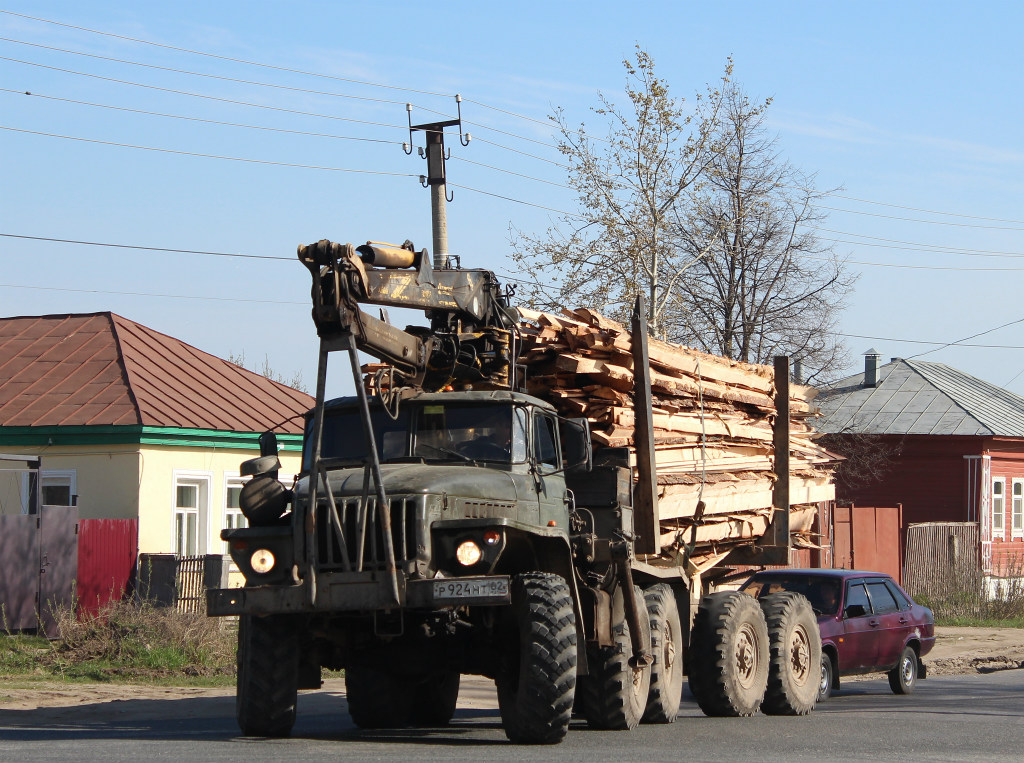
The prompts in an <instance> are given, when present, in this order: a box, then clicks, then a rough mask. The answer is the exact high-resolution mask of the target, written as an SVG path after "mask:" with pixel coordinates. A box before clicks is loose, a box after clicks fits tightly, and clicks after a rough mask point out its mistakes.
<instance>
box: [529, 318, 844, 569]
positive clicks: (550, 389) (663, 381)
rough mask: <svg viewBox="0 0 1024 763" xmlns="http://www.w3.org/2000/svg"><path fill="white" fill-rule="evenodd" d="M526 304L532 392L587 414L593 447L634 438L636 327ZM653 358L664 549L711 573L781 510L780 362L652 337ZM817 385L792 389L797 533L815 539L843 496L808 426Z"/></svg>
mask: <svg viewBox="0 0 1024 763" xmlns="http://www.w3.org/2000/svg"><path fill="white" fill-rule="evenodd" d="M520 312H521V313H522V315H523V323H522V326H521V335H522V339H523V347H522V352H521V355H520V363H522V364H525V365H526V391H527V392H528V393H530V394H532V395H535V396H537V397H539V398H541V399H544V400H547V401H549V402H550V403H552V404H553V405H554V406H555V407H556V408H557V409H558V410H559V412H560V413H561V414H562V415H565V416H570V417H586V418H587V419H589V421H590V426H591V431H592V439H593V444H594V448H595V450H598V449H599V448H601V447H609V446H611V447H614V446H632V435H633V422H634V414H633V404H632V397H631V392H632V389H633V370H632V365H633V358H632V355H631V352H630V349H631V338H630V334H629V331H628V330H626V328H625V327H623V326H622V325H621V324H619V323H616V322H614V321H611V320H608V319H607V318H604V317H602V316H601V315H599V314H597V313H596V312H594V311H593V310H589V309H577V310H573V311H571V312H570V311H565V314H563V315H556V314H552V313H542V312H536V311H532V310H523V309H521V310H520ZM649 355H650V365H651V369H650V370H651V392H652V397H653V403H654V406H653V407H654V441H655V462H656V470H657V483H658V505H659V520H660V527H661V539H660V540H661V543H660V548H661V555H660V556H661V558H662V559H663V560H671V561H673V562H676V563H678V561H679V560H680V558H681V557H685V558H686V560H687V561H688V562H690V563H692V565H693V566H694V567H695V568H696V569H697V570H698V571H703V570H705V569H710V568H711V567H713V566H714V565H715V564H717V563H718V562H719V561H721V559H723V558H724V557H725V556H726V555H727V554H728V553H729V551H730V550H731V549H732V548H733V547H735V546H736V545H742V544H750V543H754V542H757V541H758V540H759V539H760V538H761V537H762V535H764V532H765V530H766V528H767V527H768V524H769V523H770V522H771V519H772V515H773V512H774V511H775V510H776V508H775V507H773V506H772V488H773V485H774V481H775V476H774V473H773V471H772V469H773V460H774V459H773V430H772V424H773V421H774V419H775V413H776V411H775V397H774V396H775V387H774V374H773V369H772V368H770V367H768V366H760V365H751V364H747V363H739V362H736V361H731V360H728V359H726V358H722V357H719V356H716V355H710V354H707V353H704V352H700V351H698V350H694V349H690V348H687V347H683V346H681V345H674V344H669V343H666V342H660V341H657V340H654V339H651V340H650V341H649ZM814 394H815V391H814V390H813V389H811V388H809V387H802V386H799V385H791V386H790V502H791V506H790V507H788V508H789V510H790V526H791V532H793V533H795V534H796V537H794V541H795V542H797V544H798V545H805V546H806V545H813V539H812V537H811V535H810V532H811V526H812V523H813V520H814V517H815V514H816V507H815V506H814V505H813V504H815V503H817V502H819V501H826V500H833V499H834V498H835V488H834V486H833V485H832V467H833V466H834V464H835V461H836V457H835V456H834V455H833V454H831V453H829V452H828V451H826V450H824V449H823V448H821V447H820V446H818V445H816V444H815V443H814V442H812V440H811V434H812V432H813V430H812V428H811V427H810V426H809V425H808V423H807V419H809V418H810V417H811V416H813V415H814V409H813V407H812V405H811V403H812V400H813V398H814ZM634 463H635V462H634ZM699 502H703V504H704V510H703V514H702V516H700V517H699V518H695V514H697V513H698V512H697V507H698V503H699ZM778 508H781V507H778ZM651 561H654V560H653V559H652V560H651Z"/></svg>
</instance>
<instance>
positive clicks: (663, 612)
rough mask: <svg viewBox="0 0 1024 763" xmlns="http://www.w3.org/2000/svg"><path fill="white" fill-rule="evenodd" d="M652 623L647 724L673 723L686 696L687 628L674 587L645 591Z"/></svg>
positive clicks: (644, 720)
mask: <svg viewBox="0 0 1024 763" xmlns="http://www.w3.org/2000/svg"><path fill="white" fill-rule="evenodd" d="M644 603H645V604H646V605H647V615H648V617H649V618H650V621H651V651H652V652H653V653H654V664H653V665H651V689H650V691H649V692H648V694H647V709H646V710H644V716H643V719H642V721H643V723H673V722H674V721H675V719H676V716H677V715H679V702H680V700H681V699H682V694H683V628H682V624H681V622H680V620H679V607H678V605H677V604H676V597H675V594H674V593H673V592H672V588H671V587H670V586H668V585H665V584H664V583H658V584H657V585H653V586H651V587H650V588H648V589H647V590H646V591H645V592H644Z"/></svg>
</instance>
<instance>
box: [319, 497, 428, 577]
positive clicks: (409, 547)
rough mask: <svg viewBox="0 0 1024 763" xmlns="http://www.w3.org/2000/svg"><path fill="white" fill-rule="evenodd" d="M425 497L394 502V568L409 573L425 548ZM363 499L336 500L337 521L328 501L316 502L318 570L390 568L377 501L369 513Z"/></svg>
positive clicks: (396, 499) (373, 503) (392, 526)
mask: <svg viewBox="0 0 1024 763" xmlns="http://www.w3.org/2000/svg"><path fill="white" fill-rule="evenodd" d="M425 500H426V497H425V496H411V497H408V498H391V499H390V500H389V503H390V504H391V538H392V543H393V544H394V551H395V565H396V566H397V568H398V569H400V570H401V569H408V568H409V567H410V566H411V565H412V564H414V563H415V561H416V559H417V557H418V556H419V555H420V554H421V553H422V552H421V549H424V548H425V543H424V541H423V539H422V538H420V533H421V529H420V528H422V527H423V522H424V518H425V510H424V506H425ZM361 504H362V499H360V498H345V499H338V500H337V503H336V505H337V509H338V511H337V515H336V520H337V521H335V518H332V516H331V507H330V506H329V505H328V503H327V501H317V508H316V527H317V530H316V539H317V566H318V567H319V568H320V569H322V570H331V571H342V572H365V571H369V570H384V569H386V568H387V555H386V553H385V551H384V533H383V532H382V529H381V527H380V517H379V515H378V512H377V501H376V499H375V498H373V497H371V498H370V499H369V500H368V502H367V506H366V509H365V510H363V509H362V507H361Z"/></svg>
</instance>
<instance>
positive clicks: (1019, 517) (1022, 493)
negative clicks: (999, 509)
mask: <svg viewBox="0 0 1024 763" xmlns="http://www.w3.org/2000/svg"><path fill="white" fill-rule="evenodd" d="M1012 509H1013V510H1012V511H1011V513H1010V516H1011V519H1010V530H1011V532H1012V534H1013V537H1014V538H1024V479H1015V480H1014V481H1013V506H1012Z"/></svg>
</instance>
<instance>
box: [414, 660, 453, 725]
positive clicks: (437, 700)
mask: <svg viewBox="0 0 1024 763" xmlns="http://www.w3.org/2000/svg"><path fill="white" fill-rule="evenodd" d="M460 680H461V676H460V675H459V674H458V673H457V672H456V671H454V670H446V671H444V672H442V673H438V674H436V675H432V676H430V677H428V678H427V679H425V680H423V681H421V682H420V683H419V684H418V685H417V686H416V699H415V702H414V703H413V708H412V722H413V724H414V725H416V726H447V725H448V722H449V721H451V719H452V716H453V715H455V706H456V704H458V701H459V682H460Z"/></svg>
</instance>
